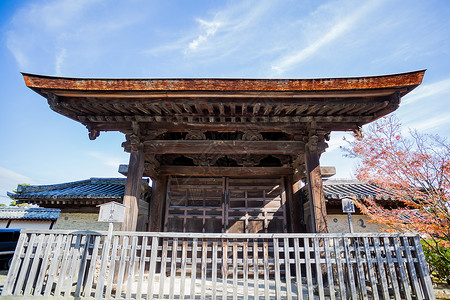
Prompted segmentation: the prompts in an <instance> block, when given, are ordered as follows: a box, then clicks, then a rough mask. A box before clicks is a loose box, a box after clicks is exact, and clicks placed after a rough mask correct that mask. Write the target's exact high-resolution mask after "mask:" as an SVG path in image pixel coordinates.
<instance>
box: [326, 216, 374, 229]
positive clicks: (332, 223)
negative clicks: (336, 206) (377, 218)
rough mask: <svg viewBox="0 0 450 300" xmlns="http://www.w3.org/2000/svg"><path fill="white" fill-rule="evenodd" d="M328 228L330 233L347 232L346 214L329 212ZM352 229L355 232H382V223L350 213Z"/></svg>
mask: <svg viewBox="0 0 450 300" xmlns="http://www.w3.org/2000/svg"><path fill="white" fill-rule="evenodd" d="M327 220H328V230H329V232H330V233H349V232H350V230H349V227H348V216H347V214H329V215H328V216H327ZM352 224H353V231H354V232H355V233H363V232H382V231H381V229H382V228H383V226H382V225H380V224H377V223H371V222H369V218H368V217H367V216H365V215H360V214H352Z"/></svg>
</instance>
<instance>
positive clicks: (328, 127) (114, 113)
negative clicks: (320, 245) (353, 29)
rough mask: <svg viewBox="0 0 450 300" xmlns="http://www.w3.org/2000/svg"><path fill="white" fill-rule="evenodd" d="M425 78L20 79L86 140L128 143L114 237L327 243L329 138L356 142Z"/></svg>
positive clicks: (418, 74) (414, 74)
mask: <svg viewBox="0 0 450 300" xmlns="http://www.w3.org/2000/svg"><path fill="white" fill-rule="evenodd" d="M424 73H425V71H423V70H422V71H415V72H410V73H403V74H395V75H385V76H372V77H355V78H325V79H206V78H203V79H92V78H62V77H49V76H41V75H33V74H23V76H24V79H25V83H26V85H27V86H28V87H29V88H31V89H33V90H34V91H36V92H37V93H39V94H40V95H42V96H43V97H45V98H46V99H47V100H48V103H49V105H50V108H51V109H52V110H54V111H55V112H57V113H59V114H62V115H64V116H66V117H68V118H71V119H73V120H74V121H76V122H80V123H81V124H83V125H84V126H86V128H87V130H88V133H89V138H90V139H92V140H94V139H95V138H96V137H98V136H99V134H100V133H101V132H102V131H119V132H122V133H124V134H125V142H124V143H123V144H122V146H123V148H124V149H125V151H127V152H129V153H130V161H129V164H128V166H124V167H122V168H121V172H122V173H123V174H126V175H127V179H126V184H125V190H124V198H123V203H124V204H125V205H127V206H128V208H127V213H126V219H125V222H124V223H122V226H121V229H122V230H127V231H134V230H136V229H138V230H146V231H170V232H172V231H178V232H204V233H208V232H219V233H220V232H230V233H234V232H236V233H258V232H303V231H304V230H305V228H308V229H309V231H310V232H318V233H322V232H328V231H333V230H329V228H330V227H332V226H333V223H330V224H329V222H328V218H327V211H326V205H325V197H324V188H323V183H322V173H323V172H324V173H325V172H326V170H325V169H324V168H321V167H320V156H321V154H322V153H323V152H324V151H325V149H326V148H327V144H326V142H327V141H328V140H329V138H330V133H331V132H332V131H353V132H354V134H355V136H356V137H361V127H362V126H363V125H365V124H367V123H370V122H373V121H375V120H376V119H378V118H380V117H382V116H385V115H387V114H389V113H391V112H393V111H394V110H396V109H397V108H398V106H399V104H400V100H401V98H402V97H403V96H405V95H406V94H407V93H409V92H410V91H412V90H413V89H414V88H415V87H417V86H418V85H419V84H420V83H421V82H422V78H423V76H424ZM143 176H144V177H150V178H151V180H152V193H151V199H150V201H149V208H148V210H147V211H144V210H143V208H141V207H142V206H140V205H139V199H140V197H141V191H142V188H141V179H142V177H143ZM302 180H303V181H305V182H306V183H307V185H306V187H305V188H306V189H307V194H308V201H307V202H306V204H305V205H304V201H303V199H302V196H301V195H302V194H304V193H302V191H301V187H302V185H301V184H299V182H300V181H302ZM305 188H304V189H305ZM305 209H307V212H306V214H305ZM305 215H307V216H309V218H308V220H306V218H305ZM143 218H144V219H146V220H145V221H142V220H143ZM138 219H139V220H140V221H139V222H138ZM138 223H139V224H140V225H138ZM142 224H148V225H142Z"/></svg>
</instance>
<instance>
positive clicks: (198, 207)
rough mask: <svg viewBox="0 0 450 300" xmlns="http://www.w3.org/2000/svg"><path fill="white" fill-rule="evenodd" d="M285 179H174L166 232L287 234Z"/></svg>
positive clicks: (168, 194)
mask: <svg viewBox="0 0 450 300" xmlns="http://www.w3.org/2000/svg"><path fill="white" fill-rule="evenodd" d="M285 203H286V199H285V193H284V186H283V178H280V177H278V178H229V177H221V178H219V177H171V178H170V179H169V184H168V190H167V199H166V219H165V226H164V229H165V231H177V232H216V233H218V232H229V233H264V232H286V228H287V226H286V205H285Z"/></svg>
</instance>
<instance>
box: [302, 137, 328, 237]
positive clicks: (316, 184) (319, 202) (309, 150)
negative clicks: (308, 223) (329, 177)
mask: <svg viewBox="0 0 450 300" xmlns="http://www.w3.org/2000/svg"><path fill="white" fill-rule="evenodd" d="M305 163H306V164H305V165H306V175H307V180H308V193H309V201H310V208H311V219H312V220H313V226H312V230H313V231H314V232H315V233H327V232H328V222H327V208H326V205H325V197H324V195H323V184H322V175H321V172H320V163H319V151H318V149H317V146H311V143H308V144H306V146H305Z"/></svg>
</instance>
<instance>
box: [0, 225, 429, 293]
mask: <svg viewBox="0 0 450 300" xmlns="http://www.w3.org/2000/svg"><path fill="white" fill-rule="evenodd" d="M2 296H8V297H11V296H13V297H14V296H20V297H57V298H82V299H85V298H91V297H94V298H97V299H118V298H126V299H130V298H136V299H143V298H145V299H153V298H158V299H205V298H207V299H332V300H334V299H350V298H351V299H434V293H433V288H432V284H431V279H430V276H429V272H428V268H427V265H426V262H425V257H424V254H423V251H422V247H421V245H420V240H419V237H418V236H416V235H408V234H198V233H144V232H115V233H114V234H113V236H112V238H108V237H107V236H106V232H81V231H79V232H73V231H71V232H70V231H55V230H40V231H36V230H25V231H22V233H21V235H20V239H19V243H18V245H17V249H16V252H15V254H14V258H13V262H12V265H11V268H10V270H9V273H8V277H7V282H6V284H5V287H4V290H3V294H2Z"/></svg>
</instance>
